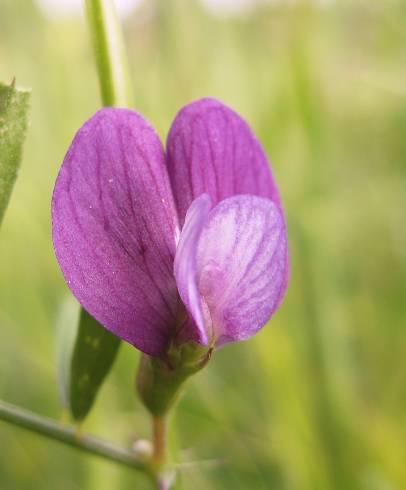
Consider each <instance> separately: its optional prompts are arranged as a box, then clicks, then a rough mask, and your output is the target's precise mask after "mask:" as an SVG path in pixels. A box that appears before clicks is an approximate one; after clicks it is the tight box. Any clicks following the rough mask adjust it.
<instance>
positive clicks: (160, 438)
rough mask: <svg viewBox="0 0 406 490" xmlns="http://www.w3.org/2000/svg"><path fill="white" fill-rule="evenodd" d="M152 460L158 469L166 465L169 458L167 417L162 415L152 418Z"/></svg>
mask: <svg viewBox="0 0 406 490" xmlns="http://www.w3.org/2000/svg"><path fill="white" fill-rule="evenodd" d="M152 433H153V434H152V442H153V454H152V459H153V461H154V464H155V465H156V466H157V467H159V468H160V467H162V466H164V465H165V463H166V456H167V416H166V415H160V416H156V417H152Z"/></svg>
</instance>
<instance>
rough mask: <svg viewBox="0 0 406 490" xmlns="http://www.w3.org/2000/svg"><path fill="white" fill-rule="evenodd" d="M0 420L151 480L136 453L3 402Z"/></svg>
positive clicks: (148, 471)
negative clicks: (116, 464)
mask: <svg viewBox="0 0 406 490" xmlns="http://www.w3.org/2000/svg"><path fill="white" fill-rule="evenodd" d="M0 420H3V421H5V422H8V423H10V424H13V425H16V426H17V427H21V428H23V429H27V430H29V431H31V432H35V433H36V434H39V435H42V436H44V437H47V438H48V439H52V440H54V441H58V442H61V443H63V444H67V445H69V446H72V447H74V448H76V449H79V450H81V451H83V452H86V453H88V454H92V455H94V456H99V457H101V458H104V459H107V460H109V461H112V462H115V463H118V464H121V465H123V466H128V467H130V468H133V469H135V470H138V471H141V472H143V473H145V474H147V475H148V476H151V471H150V468H149V465H147V463H146V462H143V461H139V460H137V456H136V455H135V453H134V452H132V451H130V450H128V449H125V448H123V447H120V446H116V445H114V444H111V443H110V442H107V441H104V440H103V439H99V438H97V437H94V436H92V435H90V434H83V435H78V431H77V428H76V427H74V426H72V425H63V424H61V423H58V422H56V421H55V420H52V419H50V418H48V417H43V416H41V415H37V414H35V413H33V412H30V411H29V410H25V409H23V408H20V407H17V406H15V405H11V404H10V403H6V402H4V401H1V400H0Z"/></svg>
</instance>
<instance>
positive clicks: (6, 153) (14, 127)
mask: <svg viewBox="0 0 406 490" xmlns="http://www.w3.org/2000/svg"><path fill="white" fill-rule="evenodd" d="M29 98H30V93H29V92H27V91H23V90H18V89H16V88H15V86H14V81H13V82H12V83H11V85H4V84H3V83H0V223H1V221H2V219H3V215H4V211H5V209H6V207H7V204H8V201H9V199H10V194H11V191H12V189H13V185H14V182H15V180H16V177H17V173H18V167H19V166H20V161H21V155H22V148H23V143H24V139H25V133H26V130H27V116H28V108H29Z"/></svg>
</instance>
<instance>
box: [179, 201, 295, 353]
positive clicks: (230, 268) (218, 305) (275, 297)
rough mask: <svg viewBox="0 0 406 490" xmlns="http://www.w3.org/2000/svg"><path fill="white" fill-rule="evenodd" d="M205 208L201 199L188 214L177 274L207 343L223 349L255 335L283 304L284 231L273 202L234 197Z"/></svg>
mask: <svg viewBox="0 0 406 490" xmlns="http://www.w3.org/2000/svg"><path fill="white" fill-rule="evenodd" d="M207 205H208V204H207V199H206V198H204V200H203V201H202V197H201V198H199V199H197V200H196V201H195V202H194V203H193V204H192V206H191V209H190V210H189V211H188V214H187V216H186V222H185V226H184V230H183V231H182V233H181V237H180V242H179V243H180V244H181V245H182V246H181V247H179V248H178V250H177V254H176V259H175V276H176V280H177V284H178V289H179V293H180V296H181V298H182V300H183V302H184V303H185V305H186V307H187V308H188V310H189V312H190V314H191V315H192V316H193V318H194V320H195V323H196V324H197V325H198V327H199V329H200V328H201V323H202V319H203V322H204V328H205V330H206V335H207V338H208V339H209V343H210V344H212V343H215V344H216V345H221V344H224V343H226V342H232V341H237V340H243V339H246V338H248V337H250V336H252V335H254V334H255V333H256V332H257V331H258V330H259V329H260V328H261V327H262V326H263V325H264V324H265V323H266V322H267V321H268V320H269V318H270V317H271V316H272V314H273V313H274V312H275V310H276V309H277V308H278V306H279V304H280V302H281V301H282V298H283V295H284V292H285V289H286V285H287V276H288V258H287V241H286V229H285V223H284V218H283V216H282V214H281V211H280V209H279V207H278V206H277V205H276V204H275V203H274V202H272V201H271V200H269V199H265V198H260V197H257V196H248V195H240V196H234V197H231V198H228V199H225V200H223V201H222V202H220V203H219V204H218V205H217V206H215V207H214V208H213V209H212V210H211V211H210V213H207ZM183 261H184V262H185V264H184V265H183V266H182V267H179V266H178V267H176V266H177V264H182V262H183ZM202 343H205V342H202Z"/></svg>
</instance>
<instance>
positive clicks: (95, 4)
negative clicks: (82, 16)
mask: <svg viewBox="0 0 406 490" xmlns="http://www.w3.org/2000/svg"><path fill="white" fill-rule="evenodd" d="M85 2H86V12H87V19H88V24H89V28H90V34H91V37H92V42H93V48H94V52H95V57H96V65H97V71H98V75H99V83H100V90H101V98H102V103H103V105H104V106H119V107H129V106H131V105H132V95H131V88H130V77H129V74H128V63H127V57H126V50H125V45H124V40H123V33H122V30H121V26H120V23H119V21H118V18H117V13H116V11H115V9H114V5H113V2H112V0H85Z"/></svg>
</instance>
